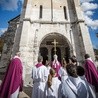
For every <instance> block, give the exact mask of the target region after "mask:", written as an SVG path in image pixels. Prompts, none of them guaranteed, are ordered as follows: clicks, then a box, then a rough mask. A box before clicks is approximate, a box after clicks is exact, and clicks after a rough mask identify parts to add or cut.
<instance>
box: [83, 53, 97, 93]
mask: <svg viewBox="0 0 98 98" xmlns="http://www.w3.org/2000/svg"><path fill="white" fill-rule="evenodd" d="M85 59H86V60H85V64H84V68H85V76H86V79H87V81H88V82H89V83H90V84H92V85H93V86H94V87H95V90H96V92H98V71H97V69H96V67H95V64H94V62H93V61H92V59H91V57H90V56H89V54H85Z"/></svg>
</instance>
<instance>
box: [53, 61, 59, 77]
mask: <svg viewBox="0 0 98 98" xmlns="http://www.w3.org/2000/svg"><path fill="white" fill-rule="evenodd" d="M60 67H61V64H60V62H59V61H55V60H54V61H53V62H52V68H53V69H54V70H55V72H56V77H59V74H58V72H59V69H60Z"/></svg>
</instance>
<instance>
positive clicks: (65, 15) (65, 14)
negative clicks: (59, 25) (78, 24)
mask: <svg viewBox="0 0 98 98" xmlns="http://www.w3.org/2000/svg"><path fill="white" fill-rule="evenodd" d="M63 10H64V18H65V19H67V13H66V7H65V6H64V7H63Z"/></svg>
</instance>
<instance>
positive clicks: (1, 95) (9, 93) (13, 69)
mask: <svg viewBox="0 0 98 98" xmlns="http://www.w3.org/2000/svg"><path fill="white" fill-rule="evenodd" d="M22 70H23V68H22V62H21V59H20V58H19V57H18V56H15V57H14V58H12V60H11V61H10V63H9V65H8V68H7V71H6V74H5V77H4V80H3V82H2V84H1V86H0V98H17V96H18V94H19V91H21V90H22V86H23V80H22Z"/></svg>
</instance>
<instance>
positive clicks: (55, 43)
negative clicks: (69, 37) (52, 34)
mask: <svg viewBox="0 0 98 98" xmlns="http://www.w3.org/2000/svg"><path fill="white" fill-rule="evenodd" d="M52 43H53V44H54V53H55V54H56V51H57V50H56V45H57V44H58V42H56V39H54V41H53V42H52Z"/></svg>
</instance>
